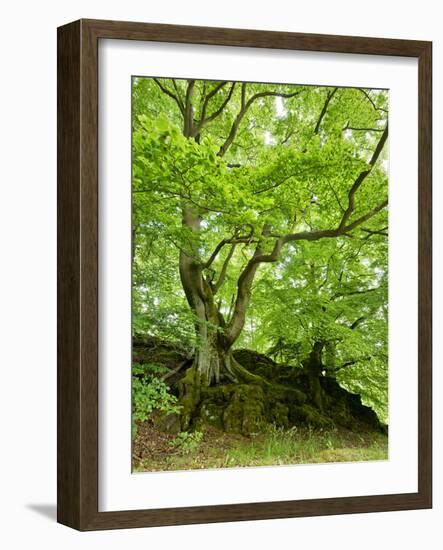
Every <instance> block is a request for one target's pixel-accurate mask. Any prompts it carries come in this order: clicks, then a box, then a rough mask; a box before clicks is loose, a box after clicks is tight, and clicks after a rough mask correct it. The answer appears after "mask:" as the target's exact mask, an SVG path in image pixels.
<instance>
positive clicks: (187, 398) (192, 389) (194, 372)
mask: <svg viewBox="0 0 443 550" xmlns="http://www.w3.org/2000/svg"><path fill="white" fill-rule="evenodd" d="M201 386H202V380H201V376H200V373H199V371H198V369H197V367H196V366H195V365H194V366H192V367H191V368H189V369H188V370H187V371H186V374H185V376H184V377H183V378H182V379H181V380H180V381H179V383H178V388H179V392H180V398H179V403H180V405H181V407H182V411H181V429H182V430H183V431H184V430H187V429H188V428H189V426H190V425H191V422H192V419H193V417H194V415H195V412H196V409H197V407H198V405H199V403H200V396H201Z"/></svg>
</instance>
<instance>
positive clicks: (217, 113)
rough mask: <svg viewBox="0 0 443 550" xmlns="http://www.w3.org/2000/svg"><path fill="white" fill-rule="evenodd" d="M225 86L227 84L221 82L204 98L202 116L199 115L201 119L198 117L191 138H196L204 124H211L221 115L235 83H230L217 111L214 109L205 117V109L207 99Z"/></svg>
mask: <svg viewBox="0 0 443 550" xmlns="http://www.w3.org/2000/svg"><path fill="white" fill-rule="evenodd" d="M226 84H227V82H223V83H222V84H221V85H219V86H218V87H217V88H215V90H212V92H210V93H209V94H208V95H207V96H206V99H205V103H204V104H203V109H202V114H201V117H200V121H199V122H198V123H197V125H196V126H195V128H194V129H193V136H197V135H198V134H199V133H200V132H201V130H202V128H203V127H204V126H206V124H208V122H212V121H213V120H215V119H216V118H217V117H219V116H220V115H221V114H222V112H223V111H224V109H225V107H226V105H227V104H228V103H229V101H230V100H231V98H232V94H233V92H234V88H235V84H236V83H235V82H233V83H232V86H231V88H230V90H229V92H228V94H227V96H226V98H225V99H224V101H223V103H222V104H221V105H220V107H219V108H218V109H216V110H215V111H214V112H213V113H211V114H210V115H209V116H208V117H206V107H207V102H206V100H208V98H210V97H213V96H214V95H215V93H216V92H217V91H218V90H220V89H221V88H222V87H223V86H224V85H226ZM211 94H212V95H211Z"/></svg>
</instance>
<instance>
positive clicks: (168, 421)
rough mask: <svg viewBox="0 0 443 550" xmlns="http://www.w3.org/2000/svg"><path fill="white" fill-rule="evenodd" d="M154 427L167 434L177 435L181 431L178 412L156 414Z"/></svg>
mask: <svg viewBox="0 0 443 550" xmlns="http://www.w3.org/2000/svg"><path fill="white" fill-rule="evenodd" d="M154 427H155V428H156V429H157V430H159V431H161V432H165V433H168V434H174V435H177V434H178V433H179V432H180V431H181V417H180V415H179V414H175V413H173V414H158V415H156V416H155V417H154Z"/></svg>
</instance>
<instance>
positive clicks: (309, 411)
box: [289, 404, 334, 428]
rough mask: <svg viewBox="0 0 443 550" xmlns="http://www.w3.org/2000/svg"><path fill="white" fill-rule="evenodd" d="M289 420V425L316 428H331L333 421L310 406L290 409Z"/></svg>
mask: <svg viewBox="0 0 443 550" xmlns="http://www.w3.org/2000/svg"><path fill="white" fill-rule="evenodd" d="M289 419H290V422H291V424H295V425H298V424H307V425H309V426H313V427H316V428H332V427H334V421H333V420H332V419H331V418H329V417H328V416H325V415H324V414H322V413H321V412H320V411H319V410H317V409H316V408H315V407H312V406H311V405H306V404H305V405H302V406H294V407H291V408H290V411H289Z"/></svg>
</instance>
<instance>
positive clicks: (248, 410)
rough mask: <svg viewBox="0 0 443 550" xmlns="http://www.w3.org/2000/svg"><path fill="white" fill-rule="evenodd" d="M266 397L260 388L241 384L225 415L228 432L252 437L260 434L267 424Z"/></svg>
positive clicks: (224, 422) (224, 423)
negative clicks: (265, 414) (265, 413)
mask: <svg viewBox="0 0 443 550" xmlns="http://www.w3.org/2000/svg"><path fill="white" fill-rule="evenodd" d="M264 412H265V395H264V392H263V389H262V388H261V387H260V386H254V385H252V384H239V385H237V386H236V387H235V389H234V391H233V393H232V395H231V398H230V401H229V404H228V406H227V407H226V408H225V410H224V413H223V425H224V428H225V430H226V431H227V432H232V433H241V434H243V435H252V434H255V433H258V432H260V430H261V429H262V428H263V426H264V424H265V423H266V420H265V416H264Z"/></svg>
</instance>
